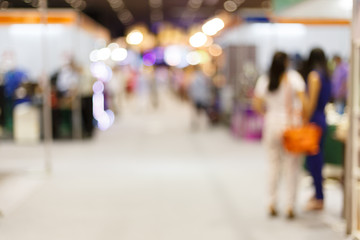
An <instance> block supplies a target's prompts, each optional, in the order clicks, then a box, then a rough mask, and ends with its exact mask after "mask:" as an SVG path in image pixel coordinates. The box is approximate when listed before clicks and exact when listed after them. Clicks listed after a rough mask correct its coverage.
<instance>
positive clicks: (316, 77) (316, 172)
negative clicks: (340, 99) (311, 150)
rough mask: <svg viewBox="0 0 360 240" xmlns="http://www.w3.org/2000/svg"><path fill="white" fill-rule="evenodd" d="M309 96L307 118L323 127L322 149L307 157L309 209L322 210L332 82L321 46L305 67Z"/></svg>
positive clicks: (313, 51) (313, 52)
mask: <svg viewBox="0 0 360 240" xmlns="http://www.w3.org/2000/svg"><path fill="white" fill-rule="evenodd" d="M305 76H306V85H307V95H308V96H307V98H306V104H305V106H306V108H305V120H306V121H309V122H312V123H315V124H317V125H318V126H320V127H321V128H322V133H323V134H322V138H321V142H320V151H319V153H318V154H316V155H312V156H307V157H306V166H307V168H308V170H309V172H310V173H311V176H312V177H313V182H314V187H315V196H314V197H313V198H311V199H310V201H309V202H308V204H307V206H306V209H307V210H322V209H323V208H324V194H323V186H322V181H323V178H322V168H323V164H324V152H323V145H324V135H325V133H326V118H325V113H324V109H325V105H326V104H327V103H328V102H329V100H330V97H331V82H330V78H329V74H328V67H327V59H326V56H325V53H324V51H323V50H322V49H320V48H315V49H313V50H312V51H311V53H310V56H309V60H308V61H307V64H306V68H305Z"/></svg>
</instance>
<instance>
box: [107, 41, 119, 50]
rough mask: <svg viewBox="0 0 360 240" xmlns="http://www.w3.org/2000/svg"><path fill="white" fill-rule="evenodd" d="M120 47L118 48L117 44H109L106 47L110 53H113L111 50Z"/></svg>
mask: <svg viewBox="0 0 360 240" xmlns="http://www.w3.org/2000/svg"><path fill="white" fill-rule="evenodd" d="M119 47H120V46H119V44H117V43H110V44H109V46H108V48H109V49H110V50H111V51H113V50H115V49H117V48H119Z"/></svg>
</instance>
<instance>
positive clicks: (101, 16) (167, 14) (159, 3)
mask: <svg viewBox="0 0 360 240" xmlns="http://www.w3.org/2000/svg"><path fill="white" fill-rule="evenodd" d="M38 1H39V0H0V7H4V6H3V5H2V4H4V2H7V3H8V4H7V5H6V6H5V7H8V8H33V6H36V4H37V2H38ZM225 1H226V0H48V5H49V8H71V7H72V6H71V4H72V5H73V6H77V7H78V8H80V9H81V10H82V11H83V12H84V13H85V14H87V15H88V16H90V17H91V18H93V19H95V20H96V21H97V22H99V23H100V24H102V25H104V26H105V27H106V28H108V29H109V30H110V32H111V35H112V37H118V36H122V35H124V33H125V30H126V28H127V27H128V26H130V25H132V24H134V23H145V24H147V25H148V26H149V27H150V29H152V30H153V31H156V26H158V23H159V22H163V21H166V22H171V23H173V24H175V25H177V26H180V27H184V28H187V27H189V26H191V25H192V24H194V23H196V22H199V21H203V20H205V19H207V18H209V17H211V16H213V15H214V14H216V13H217V12H218V11H219V10H223V9H224V2H225ZM230 1H231V2H233V4H236V5H237V6H238V7H239V8H261V7H263V6H264V3H266V2H269V0H230ZM83 2H85V3H83ZM230 5H231V4H230ZM230 7H231V6H230Z"/></svg>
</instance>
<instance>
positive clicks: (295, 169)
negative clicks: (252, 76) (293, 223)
mask: <svg viewBox="0 0 360 240" xmlns="http://www.w3.org/2000/svg"><path fill="white" fill-rule="evenodd" d="M288 65H289V60H288V56H287V54H285V53H283V52H276V53H275V55H274V56H273V60H272V64H271V67H270V70H269V72H268V74H267V75H263V76H261V77H260V78H259V79H258V81H257V84H256V87H255V92H254V94H255V96H254V99H253V107H254V109H255V111H257V112H258V113H260V114H263V115H265V126H264V132H263V136H264V144H265V147H266V150H267V155H268V159H269V162H268V164H269V197H270V201H269V214H270V215H271V216H276V215H277V195H278V185H279V179H280V172H281V168H282V165H284V168H285V169H284V171H285V172H284V173H285V177H286V182H287V189H286V191H287V192H286V195H287V202H286V204H287V209H286V210H287V217H288V218H290V219H291V218H294V217H295V213H294V207H295V200H296V192H297V185H298V174H299V171H300V165H301V164H300V158H299V156H296V155H293V154H291V153H289V152H287V151H286V150H285V149H284V147H283V143H282V136H283V132H284V130H285V129H286V128H287V127H288V126H290V125H299V124H301V121H302V117H301V114H296V112H300V111H301V106H302V102H303V99H304V92H305V83H304V80H303V78H302V77H301V75H300V74H299V73H298V72H297V71H295V70H288V69H287V68H288ZM290 97H291V100H292V101H291V102H289V98H290ZM289 105H290V106H291V107H292V109H293V110H297V111H289Z"/></svg>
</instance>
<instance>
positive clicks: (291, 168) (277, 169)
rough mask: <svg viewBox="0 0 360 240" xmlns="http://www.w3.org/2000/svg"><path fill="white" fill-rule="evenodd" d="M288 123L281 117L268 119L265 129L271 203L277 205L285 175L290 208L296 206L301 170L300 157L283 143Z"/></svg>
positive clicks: (287, 201) (287, 200)
mask: <svg viewBox="0 0 360 240" xmlns="http://www.w3.org/2000/svg"><path fill="white" fill-rule="evenodd" d="M285 128H286V123H285V122H284V121H283V120H282V119H279V118H276V119H274V118H273V119H271V118H268V119H266V123H265V129H264V144H265V147H266V151H267V156H268V166H269V167H268V181H269V182H268V184H269V185H268V191H269V204H270V205H271V206H275V205H276V204H277V202H278V189H279V183H280V178H281V176H282V175H284V177H285V182H286V188H285V189H286V202H285V203H286V204H287V207H288V208H293V207H294V206H295V200H296V193H297V188H298V175H299V172H300V167H301V161H300V157H299V156H296V155H293V154H290V153H288V152H287V151H286V150H285V149H284V147H283V144H282V135H283V132H284V129H285Z"/></svg>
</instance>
